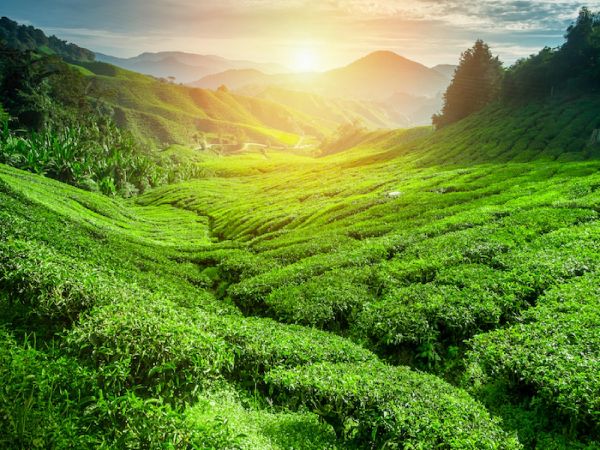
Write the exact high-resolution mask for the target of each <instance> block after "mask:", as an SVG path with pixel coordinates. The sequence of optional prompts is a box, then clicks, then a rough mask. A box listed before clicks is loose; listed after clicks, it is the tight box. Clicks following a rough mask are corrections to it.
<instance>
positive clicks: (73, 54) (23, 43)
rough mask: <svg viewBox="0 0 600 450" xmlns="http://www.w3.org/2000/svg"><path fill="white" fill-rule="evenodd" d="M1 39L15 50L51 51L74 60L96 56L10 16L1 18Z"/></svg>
mask: <svg viewBox="0 0 600 450" xmlns="http://www.w3.org/2000/svg"><path fill="white" fill-rule="evenodd" d="M0 41H4V42H5V43H6V45H8V46H9V47H10V48H13V49H15V50H39V51H50V52H52V53H55V54H57V55H59V56H62V57H64V58H69V59H73V60H81V61H93V60H94V58H95V57H96V56H95V55H94V53H93V52H91V51H90V50H87V49H85V48H81V47H79V46H77V45H75V44H72V43H67V42H65V41H62V40H60V39H58V38H57V37H56V36H50V37H47V36H46V35H45V34H44V32H43V31H42V30H40V29H39V28H34V27H32V26H30V25H29V26H28V25H19V24H18V23H17V22H14V21H12V20H10V19H9V18H8V17H2V18H1V19H0Z"/></svg>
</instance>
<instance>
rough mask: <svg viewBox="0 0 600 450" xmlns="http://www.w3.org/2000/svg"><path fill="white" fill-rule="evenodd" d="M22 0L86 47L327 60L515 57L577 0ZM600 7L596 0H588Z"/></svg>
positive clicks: (561, 25)
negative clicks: (486, 53)
mask: <svg viewBox="0 0 600 450" xmlns="http://www.w3.org/2000/svg"><path fill="white" fill-rule="evenodd" d="M39 3H40V2H39V0H20V1H19V2H10V4H9V5H3V14H7V15H9V16H12V17H19V18H23V19H26V20H28V21H30V22H31V23H32V24H34V25H36V26H39V27H41V28H42V29H45V30H47V31H49V32H52V33H56V34H57V35H59V36H60V37H63V38H67V39H70V40H73V41H75V42H78V43H81V44H82V45H85V46H88V47H91V48H93V49H97V50H101V51H105V52H109V53H110V52H113V53H117V54H119V55H125V54H128V55H132V54H134V53H139V52H141V51H152V50H166V49H179V50H186V51H194V52H200V53H220V54H223V55H224V56H229V57H243V58H254V59H263V60H264V59H265V57H272V58H274V59H281V58H285V57H286V55H287V54H288V53H289V52H293V51H294V49H295V48H297V47H300V46H307V45H311V46H314V47H318V48H320V49H321V51H322V52H323V58H321V59H322V60H324V62H325V64H326V65H329V66H333V65H337V64H341V63H344V62H348V61H349V60H351V59H353V58H355V57H358V56H361V55H362V54H364V53H365V52H367V51H371V50H376V49H381V48H385V49H389V50H394V51H397V52H399V53H401V54H403V55H405V56H407V57H412V58H415V59H417V60H420V61H422V62H425V63H428V64H435V63H437V62H455V61H456V60H457V59H458V56H459V54H460V52H461V51H462V50H464V48H465V47H466V46H468V45H470V44H472V42H473V41H474V40H475V39H477V38H483V39H485V40H487V41H489V42H490V43H491V44H492V46H493V48H495V49H496V50H497V51H498V52H499V54H500V56H501V57H502V58H503V59H504V60H506V61H508V62H512V61H514V60H515V59H517V58H519V57H522V56H524V55H527V54H530V53H532V52H533V51H535V49H539V48H541V47H543V46H545V45H550V46H555V45H558V44H560V42H562V35H563V33H564V30H565V29H566V27H567V25H568V24H569V23H570V22H571V21H572V20H573V19H574V18H575V17H576V14H577V10H578V9H579V8H580V7H581V6H583V2H579V1H564V0H562V1H561V0H532V1H523V0H495V1H492V0H405V1H398V0H379V1H377V0H285V1H281V0H87V1H85V2H83V1H81V0H46V1H44V2H43V6H41V5H40V4H39ZM586 4H587V5H588V6H590V7H591V8H600V0H592V1H588V2H586Z"/></svg>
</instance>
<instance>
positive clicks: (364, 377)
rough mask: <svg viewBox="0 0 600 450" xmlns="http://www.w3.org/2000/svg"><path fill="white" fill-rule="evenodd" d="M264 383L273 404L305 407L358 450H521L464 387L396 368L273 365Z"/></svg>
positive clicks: (370, 365) (515, 441) (339, 365)
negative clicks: (416, 449)
mask: <svg viewBox="0 0 600 450" xmlns="http://www.w3.org/2000/svg"><path fill="white" fill-rule="evenodd" d="M266 381H267V383H268V385H269V387H270V389H271V391H272V393H273V394H274V395H275V396H276V398H277V399H278V400H279V401H281V402H282V403H284V404H287V405H290V406H291V407H293V408H296V407H300V406H305V407H308V408H309V409H311V410H313V411H314V412H316V413H317V414H319V415H320V416H321V417H322V418H323V419H324V420H325V421H327V422H328V423H330V424H331V425H332V426H333V428H334V430H335V431H336V433H337V435H338V437H340V438H341V437H343V438H345V439H347V440H349V441H351V442H353V443H354V444H356V445H358V446H360V447H373V448H448V449H450V448H456V449H459V448H460V449H464V448H472V449H476V448H495V449H517V448H521V446H520V445H519V443H518V441H517V440H516V438H514V437H511V436H508V435H507V434H506V433H505V432H504V431H502V429H501V428H500V427H499V426H498V424H497V423H496V422H495V421H494V420H492V419H491V418H490V416H489V414H488V413H487V411H486V410H485V408H484V407H483V406H482V405H480V404H479V403H477V402H476V401H474V400H473V399H472V398H471V397H469V395H468V394H467V393H466V392H464V391H461V390H459V389H456V388H454V387H452V386H450V385H449V384H447V383H445V382H443V381H441V380H440V379H438V378H436V377H433V376H430V375H423V374H418V373H415V372H412V371H410V370H409V369H407V368H404V367H389V366H383V365H381V364H377V363H370V364H329V363H322V364H314V365H311V366H309V367H304V368H301V369H274V370H272V371H271V372H269V373H268V374H267V377H266Z"/></svg>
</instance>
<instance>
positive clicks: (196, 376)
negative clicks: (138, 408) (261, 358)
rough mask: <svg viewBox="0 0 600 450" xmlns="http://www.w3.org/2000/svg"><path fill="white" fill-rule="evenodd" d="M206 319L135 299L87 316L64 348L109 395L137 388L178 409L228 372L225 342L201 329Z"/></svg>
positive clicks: (229, 360) (229, 364) (230, 363)
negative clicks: (89, 368) (86, 365)
mask: <svg viewBox="0 0 600 450" xmlns="http://www.w3.org/2000/svg"><path fill="white" fill-rule="evenodd" d="M208 320H209V319H208V318H205V316H204V315H203V314H200V313H198V314H195V315H191V314H190V315H189V316H186V315H183V314H182V312H181V311H179V310H177V309H176V308H175V307H173V306H172V305H170V304H169V302H168V301H166V300H163V301H160V302H157V301H151V299H146V301H145V302H143V301H142V302H140V300H139V299H138V300H136V301H133V302H121V303H116V304H112V305H107V306H105V307H103V308H100V309H97V310H94V311H92V312H91V313H90V314H89V315H88V316H87V317H85V318H83V319H82V320H81V321H80V322H79V323H78V324H77V326H75V327H74V328H73V329H72V330H71V331H70V332H69V334H68V335H67V337H66V345H67V346H68V349H69V351H71V352H74V354H76V355H77V356H78V357H80V358H82V359H84V360H88V361H90V362H91V363H92V365H93V367H95V368H96V369H97V370H98V372H99V375H100V376H101V379H103V380H104V384H105V386H106V387H109V388H110V389H111V390H113V391H114V392H118V393H125V392H126V390H127V389H133V388H135V387H137V388H138V389H139V388H142V387H143V389H144V390H145V391H147V392H149V393H152V394H153V395H154V396H157V397H160V396H162V397H163V398H165V399H166V400H167V401H169V402H174V403H179V404H181V402H183V401H185V400H186V398H187V397H186V396H189V395H193V393H194V392H196V391H197V390H198V389H199V388H201V387H202V385H203V384H204V383H205V382H206V381H207V380H209V379H211V378H215V377H217V376H218V375H219V374H220V373H221V372H222V371H224V370H225V369H229V370H230V369H231V368H232V367H233V355H232V353H231V352H229V351H228V349H227V346H226V345H225V342H223V340H221V339H220V338H219V337H218V336H216V335H215V334H213V333H211V332H210V331H206V330H205V329H204V328H206V327H205V324H206V322H207V321H208ZM203 325H204V326H203Z"/></svg>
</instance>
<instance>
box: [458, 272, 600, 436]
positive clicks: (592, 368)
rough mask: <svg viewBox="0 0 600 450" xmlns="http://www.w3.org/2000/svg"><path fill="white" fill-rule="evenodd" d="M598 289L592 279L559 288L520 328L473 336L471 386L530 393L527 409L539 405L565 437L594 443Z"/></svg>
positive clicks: (599, 384) (599, 382)
mask: <svg viewBox="0 0 600 450" xmlns="http://www.w3.org/2000/svg"><path fill="white" fill-rule="evenodd" d="M598 286H599V284H598V275H597V274H594V275H586V276H583V277H581V278H579V279H577V280H576V281H573V282H570V283H565V284H561V285H560V286H557V287H556V288H553V289H552V290H550V291H548V293H547V294H545V295H544V296H543V297H542V298H540V299H539V301H538V305H537V306H536V307H535V308H532V309H530V310H528V311H527V312H526V313H525V314H524V315H523V319H522V320H523V323H520V324H516V325H514V326H512V327H510V328H506V329H502V330H498V331H495V332H492V333H487V334H483V335H480V336H477V338H476V339H475V340H474V342H473V348H472V351H471V353H470V361H471V367H470V369H469V372H468V373H469V374H470V376H471V377H473V383H475V385H476V386H479V389H482V387H481V386H482V385H485V383H486V382H488V383H489V382H490V381H491V380H494V381H495V382H498V381H502V382H504V383H505V384H506V389H508V390H509V392H510V391H514V390H520V391H521V392H523V393H527V392H529V395H531V396H532V398H531V399H530V402H531V405H532V406H535V405H536V404H540V403H541V405H542V406H545V407H546V408H547V409H548V408H549V409H550V411H551V412H550V413H549V414H558V415H560V416H561V418H562V420H561V421H562V423H563V424H564V430H563V431H565V432H566V434H567V435H571V436H573V435H577V431H579V433H580V435H584V436H588V437H590V438H593V437H595V438H596V439H598V438H599V437H600V434H599V432H600V430H599V429H598V423H599V419H598V417H599V416H598V414H599V411H600V406H599V405H598V399H600V378H599V377H598V373H600V358H599V355H598V351H597V349H598V348H600V346H599V345H600V343H599V342H598V339H599V337H598V333H597V326H598V323H600V316H599V313H598V311H599V308H598V294H599V292H598ZM534 393H535V394H534ZM534 396H535V398H533V397H534ZM557 428H558V426H557Z"/></svg>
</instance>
